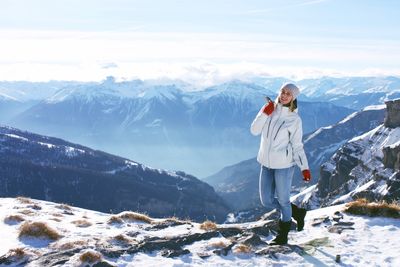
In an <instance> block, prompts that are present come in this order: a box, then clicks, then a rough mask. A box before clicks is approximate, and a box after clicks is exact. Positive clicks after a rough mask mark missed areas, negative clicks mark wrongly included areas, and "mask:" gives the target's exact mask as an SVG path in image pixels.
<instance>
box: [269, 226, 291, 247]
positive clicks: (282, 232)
mask: <svg viewBox="0 0 400 267" xmlns="http://www.w3.org/2000/svg"><path fill="white" fill-rule="evenodd" d="M291 224H292V221H288V222H282V221H281V220H279V230H278V234H277V235H276V237H275V238H274V239H273V240H272V241H271V243H269V244H270V245H285V244H287V236H288V233H289V231H290V225H291Z"/></svg>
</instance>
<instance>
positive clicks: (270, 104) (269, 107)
mask: <svg viewBox="0 0 400 267" xmlns="http://www.w3.org/2000/svg"><path fill="white" fill-rule="evenodd" d="M274 108H275V105H274V102H272V101H269V102H268V104H267V105H265V107H264V110H263V112H264V113H265V114H267V115H268V116H269V115H271V114H272V112H273V111H274Z"/></svg>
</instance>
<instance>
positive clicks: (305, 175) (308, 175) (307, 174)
mask: <svg viewBox="0 0 400 267" xmlns="http://www.w3.org/2000/svg"><path fill="white" fill-rule="evenodd" d="M302 173H303V180H304V181H306V182H309V181H311V172H310V170H304V171H302Z"/></svg>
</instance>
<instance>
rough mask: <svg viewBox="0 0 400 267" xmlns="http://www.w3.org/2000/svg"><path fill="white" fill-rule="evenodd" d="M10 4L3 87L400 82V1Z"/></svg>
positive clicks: (1, 24)
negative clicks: (110, 79)
mask: <svg viewBox="0 0 400 267" xmlns="http://www.w3.org/2000/svg"><path fill="white" fill-rule="evenodd" d="M0 4H1V8H0V36H1V37H0V80H48V79H69V80H71V79H72V80H101V79H103V78H104V77H105V76H107V75H114V76H116V77H117V78H119V79H132V78H142V79H154V78H173V79H175V78H177V79H183V80H187V81H189V82H193V83H203V84H212V83H216V82H221V81H223V80H226V79H230V78H243V79H245V78H246V77H251V76H257V75H263V76H267V75H271V76H286V77H290V78H304V77H317V76H321V75H333V76H350V75H362V76H366V75H400V66H399V63H398V62H400V30H399V29H400V1H395V0H392V1H390V0H382V1H377V0H376V1H371V0H364V1H362V0H280V1H278V0H274V1H272V0H263V1H262V0H240V1H239V0H230V1H227V0H214V1H211V0H201V1H200V0H198V1H194V0H192V1H190V0H186V1H185V0H174V1H172V0H147V1H145V0H130V1H129V0H112V1H111V0H108V1H106V0H96V1H94V0H80V1H77V0H69V1H66V0H35V1H32V0H0Z"/></svg>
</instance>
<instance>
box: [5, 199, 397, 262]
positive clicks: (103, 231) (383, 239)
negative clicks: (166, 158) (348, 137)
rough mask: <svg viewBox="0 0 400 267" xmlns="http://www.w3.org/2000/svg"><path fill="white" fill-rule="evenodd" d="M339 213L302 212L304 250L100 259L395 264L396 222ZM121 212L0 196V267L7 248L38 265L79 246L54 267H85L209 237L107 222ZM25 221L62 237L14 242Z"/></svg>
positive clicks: (188, 227) (188, 229)
mask: <svg viewBox="0 0 400 267" xmlns="http://www.w3.org/2000/svg"><path fill="white" fill-rule="evenodd" d="M343 208H344V205H337V206H332V207H327V208H323V209H318V210H313V211H310V212H308V213H307V217H306V226H305V230H304V231H302V232H295V231H291V232H290V234H289V244H290V245H299V247H301V248H302V249H304V252H305V253H298V252H296V251H291V252H289V253H280V252H278V253H272V254H268V255H258V254H259V253H258V254H256V252H257V251H262V250H263V249H266V248H268V246H267V245H261V246H257V247H250V249H249V251H247V252H246V250H240V249H238V247H237V246H238V245H235V246H233V247H232V249H231V250H229V252H228V254H227V255H226V256H219V255H216V254H215V253H213V251H214V250H215V248H217V247H221V244H222V245H224V244H225V245H228V244H230V243H231V242H232V240H233V239H232V238H225V237H223V236H222V235H218V236H215V237H212V238H205V239H204V240H199V241H196V242H194V243H191V244H187V245H185V246H184V247H182V249H187V250H188V251H190V253H186V254H184V255H181V256H178V257H171V258H169V257H165V256H163V255H162V254H163V253H162V252H161V251H157V250H156V251H152V252H149V253H144V252H137V253H134V254H133V255H130V254H129V253H124V254H122V255H120V256H119V257H114V258H111V257H106V256H104V255H103V262H107V263H109V264H111V265H114V266H269V265H273V266H400V242H399V239H398V237H399V236H400V220H399V219H389V218H382V217H377V218H370V217H365V216H353V215H349V214H346V213H343V212H342V213H340V214H338V213H337V214H336V215H335V212H337V211H341V210H342V209H343ZM123 214H124V213H122V214H114V215H112V214H106V213H100V212H95V211H90V210H85V209H80V208H75V207H69V206H66V205H60V204H56V203H51V202H45V201H39V200H28V201H26V200H25V199H18V198H0V234H1V237H0V240H1V242H0V262H1V259H2V258H4V257H1V256H2V255H6V254H7V253H8V252H9V250H10V249H16V248H23V249H24V251H25V256H26V257H28V258H29V263H28V264H27V266H39V263H38V262H39V261H40V258H43V257H45V255H46V254H47V253H51V252H54V251H62V250H66V249H73V248H79V247H82V246H84V247H85V249H84V250H79V249H78V250H77V253H76V254H74V255H72V256H70V257H68V258H67V259H66V260H65V261H64V262H62V264H60V266H61V265H62V266H80V265H82V266H85V263H84V262H82V261H81V260H80V255H82V254H83V253H84V252H86V251H94V250H96V249H97V248H99V247H103V248H107V249H116V250H117V249H120V248H123V247H124V244H122V243H126V244H125V245H127V244H128V245H129V244H137V243H140V242H142V241H144V240H151V239H154V238H167V237H168V238H174V237H180V236H185V235H189V234H195V233H198V234H202V233H206V232H207V231H205V230H202V229H200V224H198V223H193V222H186V223H183V224H178V225H175V226H169V227H166V228H162V227H160V228H154V226H156V225H161V224H162V223H163V222H166V220H165V219H151V223H148V222H143V221H141V222H140V221H136V220H132V219H130V220H128V219H123V220H122V221H120V222H117V221H118V220H114V221H115V222H114V223H110V222H109V220H110V219H111V218H112V216H114V219H115V217H118V218H124V217H123V216H122V215H123ZM10 215H19V216H20V218H22V219H23V221H21V222H18V221H17V220H14V221H13V220H7V218H9V217H8V216H10ZM341 216H343V218H340V221H339V223H341V224H339V225H337V226H338V227H333V225H334V224H335V223H336V222H335V221H334V220H333V218H335V217H336V218H338V217H341ZM26 222H45V223H47V224H48V226H49V227H51V228H53V229H54V230H56V231H57V232H58V233H59V234H60V235H61V236H62V237H61V238H60V239H58V240H56V241H51V240H48V239H42V238H28V237H22V238H19V237H18V234H19V229H20V227H21V225H23V224H24V223H26ZM264 224H265V221H256V222H252V223H244V224H225V225H218V227H221V228H227V227H238V228H241V229H246V228H251V227H256V226H261V225H264ZM352 228H353V229H354V230H353V229H352ZM338 232H341V233H338ZM116 237H119V238H116ZM272 238H273V236H272V235H268V236H262V238H261V239H262V241H269V240H270V239H272ZM301 254H302V255H301ZM164 255H165V254H164ZM204 255H207V256H206V257H205V256H204ZM271 255H272V256H271ZM337 257H340V263H336V261H335V260H336V259H337ZM25 259H26V258H25ZM22 261H23V260H22ZM19 262H21V260H20V261H19ZM17 263H18V262H17ZM17 263H14V265H13V264H11V266H16V264H17ZM0 265H1V264H0ZM2 266H5V265H4V264H3V265H2Z"/></svg>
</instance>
